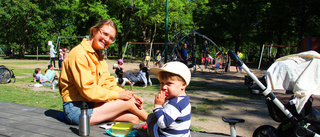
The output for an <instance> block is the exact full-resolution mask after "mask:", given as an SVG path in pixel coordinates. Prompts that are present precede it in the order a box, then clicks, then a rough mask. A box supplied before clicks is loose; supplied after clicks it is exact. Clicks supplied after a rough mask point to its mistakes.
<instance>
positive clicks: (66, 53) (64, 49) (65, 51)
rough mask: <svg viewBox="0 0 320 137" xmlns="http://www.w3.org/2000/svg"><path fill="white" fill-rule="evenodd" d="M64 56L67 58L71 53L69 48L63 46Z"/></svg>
mask: <svg viewBox="0 0 320 137" xmlns="http://www.w3.org/2000/svg"><path fill="white" fill-rule="evenodd" d="M63 52H64V53H63V58H64V59H65V58H66V57H67V55H68V53H69V50H68V49H67V48H63Z"/></svg>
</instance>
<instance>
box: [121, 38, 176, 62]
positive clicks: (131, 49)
mask: <svg viewBox="0 0 320 137" xmlns="http://www.w3.org/2000/svg"><path fill="white" fill-rule="evenodd" d="M170 44H171V45H173V44H175V43H170ZM134 45H143V46H144V49H143V51H146V52H147V53H149V55H150V58H151V60H153V61H155V60H154V59H153V58H154V57H155V56H156V53H155V50H154V49H155V48H154V45H165V43H156V42H155V43H154V42H127V43H126V47H125V49H124V51H123V54H122V59H123V60H124V59H125V55H127V61H129V59H130V58H129V54H133V53H135V48H136V46H134ZM146 52H143V53H146Z"/></svg>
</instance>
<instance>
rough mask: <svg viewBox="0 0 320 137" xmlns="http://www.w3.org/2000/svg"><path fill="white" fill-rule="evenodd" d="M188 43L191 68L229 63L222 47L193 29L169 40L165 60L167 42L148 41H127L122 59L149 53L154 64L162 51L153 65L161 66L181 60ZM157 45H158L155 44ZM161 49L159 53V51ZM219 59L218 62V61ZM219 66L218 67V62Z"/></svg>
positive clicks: (213, 66) (222, 65) (211, 66)
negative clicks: (181, 54) (182, 49)
mask: <svg viewBox="0 0 320 137" xmlns="http://www.w3.org/2000/svg"><path fill="white" fill-rule="evenodd" d="M184 43H186V44H187V45H188V46H187V50H188V55H189V61H188V62H190V63H188V64H190V65H188V67H189V68H193V69H194V71H196V69H197V67H198V68H199V69H201V70H203V68H201V67H200V65H201V64H203V65H204V68H210V69H212V70H217V69H219V68H220V69H221V68H226V67H227V65H228V63H227V62H226V57H225V54H223V51H222V49H221V48H220V47H218V46H217V45H216V44H215V43H214V42H213V41H212V40H211V39H209V38H208V37H206V36H204V35H202V34H200V33H198V32H196V31H195V30H192V31H191V32H190V33H183V32H181V31H180V32H178V33H177V34H175V35H174V36H173V37H172V38H171V39H170V40H169V41H168V44H167V45H168V50H167V57H168V60H165V55H166V54H165V52H166V51H165V50H164V45H165V43H152V42H151V43H146V42H127V43H126V47H125V49H124V52H123V54H122V59H123V60H126V61H128V62H130V60H131V58H132V57H136V56H137V55H135V54H139V55H140V57H144V56H145V54H147V53H148V54H149V56H150V58H151V61H153V64H155V62H156V61H157V59H156V58H157V55H158V54H159V53H161V54H160V55H161V59H162V60H161V61H160V62H159V64H156V65H154V66H153V67H161V65H162V63H164V62H168V61H176V60H179V52H180V50H181V48H182V46H183V44H184ZM155 45H156V46H155ZM157 51H159V53H158V52H157ZM158 58H159V57H158ZM217 61H218V62H217ZM216 63H218V64H219V66H218V67H217V64H216Z"/></svg>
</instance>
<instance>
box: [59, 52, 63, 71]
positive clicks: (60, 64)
mask: <svg viewBox="0 0 320 137" xmlns="http://www.w3.org/2000/svg"><path fill="white" fill-rule="evenodd" d="M58 57H59V70H61V68H62V61H63V60H64V56H63V51H62V49H59V55H58Z"/></svg>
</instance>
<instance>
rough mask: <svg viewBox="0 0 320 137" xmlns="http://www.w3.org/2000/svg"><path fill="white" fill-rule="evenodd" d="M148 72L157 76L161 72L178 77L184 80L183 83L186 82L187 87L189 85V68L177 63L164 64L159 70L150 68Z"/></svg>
mask: <svg viewBox="0 0 320 137" xmlns="http://www.w3.org/2000/svg"><path fill="white" fill-rule="evenodd" d="M150 71H151V72H152V73H154V74H157V75H159V73H160V72H161V71H164V72H170V73H173V74H176V75H179V76H181V77H182V78H183V79H184V81H186V84H187V85H189V83H190V79H191V72H190V70H189V68H188V67H187V66H186V65H185V64H183V63H181V62H179V61H172V62H168V63H166V64H164V65H163V66H162V67H161V68H151V69H150Z"/></svg>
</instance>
